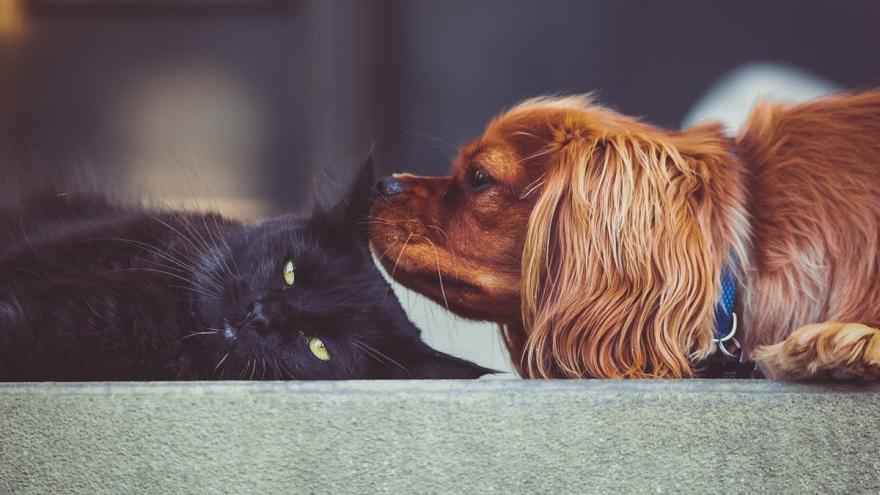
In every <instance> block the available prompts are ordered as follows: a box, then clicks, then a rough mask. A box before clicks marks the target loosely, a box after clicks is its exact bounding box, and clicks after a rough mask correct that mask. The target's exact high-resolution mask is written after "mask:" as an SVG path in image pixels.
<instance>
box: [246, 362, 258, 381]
mask: <svg viewBox="0 0 880 495" xmlns="http://www.w3.org/2000/svg"><path fill="white" fill-rule="evenodd" d="M256 371H257V359H256V358H254V369H252V370H251V376H250V377H249V378H248V380H253V379H254V373H256Z"/></svg>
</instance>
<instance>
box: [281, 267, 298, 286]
mask: <svg viewBox="0 0 880 495" xmlns="http://www.w3.org/2000/svg"><path fill="white" fill-rule="evenodd" d="M295 279H296V277H295V276H294V271H293V261H288V262H287V263H286V264H285V265H284V283H285V284H287V285H293V281H294V280H295Z"/></svg>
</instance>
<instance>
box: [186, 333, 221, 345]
mask: <svg viewBox="0 0 880 495" xmlns="http://www.w3.org/2000/svg"><path fill="white" fill-rule="evenodd" d="M219 333H220V332H216V331H210V332H193V333H191V334H189V335H184V336H183V337H181V338H179V339H177V340H175V342H180V341H182V340H186V339H189V338H192V337H196V336H198V335H216V334H219Z"/></svg>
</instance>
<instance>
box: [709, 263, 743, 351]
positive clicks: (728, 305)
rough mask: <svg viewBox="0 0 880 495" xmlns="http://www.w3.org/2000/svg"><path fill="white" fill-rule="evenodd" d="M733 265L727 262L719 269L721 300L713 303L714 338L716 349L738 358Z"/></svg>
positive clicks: (735, 282) (735, 281) (738, 346)
mask: <svg viewBox="0 0 880 495" xmlns="http://www.w3.org/2000/svg"><path fill="white" fill-rule="evenodd" d="M733 265H734V264H733V263H728V264H726V265H725V266H724V268H722V269H721V300H719V301H718V303H717V304H715V338H714V340H715V343H716V344H717V345H718V350H719V351H721V352H722V353H723V354H725V355H727V356H729V357H735V358H739V348H740V345H739V342H737V340H736V338H735V335H736V327H737V318H736V313H734V311H733V305H734V301H736V285H737V280H736V270H735V269H734V266H733ZM728 343H730V344H728ZM731 344H732V346H731Z"/></svg>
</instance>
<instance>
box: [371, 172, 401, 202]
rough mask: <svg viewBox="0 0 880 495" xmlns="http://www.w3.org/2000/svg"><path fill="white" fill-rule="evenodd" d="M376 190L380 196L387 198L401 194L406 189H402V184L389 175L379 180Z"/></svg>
mask: <svg viewBox="0 0 880 495" xmlns="http://www.w3.org/2000/svg"><path fill="white" fill-rule="evenodd" d="M376 189H377V190H378V191H379V194H381V195H382V196H385V197H389V196H395V195H397V194H400V193H402V192H403V191H405V190H406V187H404V185H403V182H400V181H399V180H397V179H395V178H394V177H392V176H390V175H389V176H388V177H382V178H381V179H379V182H378V183H376Z"/></svg>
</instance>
